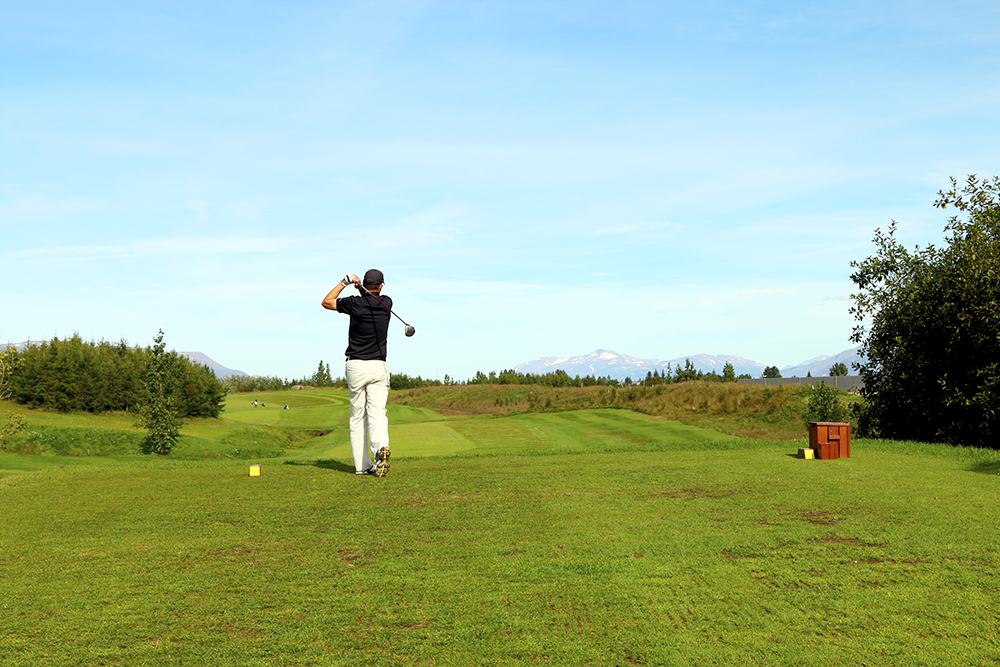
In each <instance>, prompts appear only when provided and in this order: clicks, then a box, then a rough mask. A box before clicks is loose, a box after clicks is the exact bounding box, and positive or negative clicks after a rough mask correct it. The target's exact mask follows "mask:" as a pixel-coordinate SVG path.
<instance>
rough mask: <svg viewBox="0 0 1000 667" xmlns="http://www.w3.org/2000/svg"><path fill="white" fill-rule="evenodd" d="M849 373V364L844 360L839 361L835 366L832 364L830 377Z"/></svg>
mask: <svg viewBox="0 0 1000 667" xmlns="http://www.w3.org/2000/svg"><path fill="white" fill-rule="evenodd" d="M845 375H847V364H845V363H844V362H842V361H838V362H837V363H835V364H834V365H833V366H830V377H843V376H845Z"/></svg>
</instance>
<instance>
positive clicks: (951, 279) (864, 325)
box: [851, 176, 1000, 448]
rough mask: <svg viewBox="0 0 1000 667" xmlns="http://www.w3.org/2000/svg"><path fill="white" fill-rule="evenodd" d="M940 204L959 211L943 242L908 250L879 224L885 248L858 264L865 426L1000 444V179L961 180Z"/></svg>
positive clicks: (941, 195)
mask: <svg viewBox="0 0 1000 667" xmlns="http://www.w3.org/2000/svg"><path fill="white" fill-rule="evenodd" d="M934 206H935V207H937V208H940V209H947V208H948V207H949V206H951V207H954V208H955V209H957V210H958V212H959V213H960V214H962V215H963V217H960V216H959V215H958V214H956V215H955V216H953V217H951V218H950V219H949V220H948V222H947V224H946V225H945V228H944V229H945V233H946V239H945V241H946V243H945V245H944V246H943V247H935V246H934V245H928V246H927V247H925V248H920V247H917V248H914V249H913V251H908V250H907V249H906V248H904V247H903V246H902V245H901V244H900V243H899V242H898V241H897V240H896V238H895V232H896V222H895V221H893V223H892V225H891V226H890V227H889V231H888V233H883V232H882V231H881V230H878V229H877V230H876V231H875V239H874V242H875V244H876V247H877V250H876V254H875V255H873V256H871V257H869V258H868V259H866V260H864V261H862V262H853V263H852V264H851V266H852V267H854V268H855V269H856V272H855V273H854V274H853V275H852V276H851V280H853V281H854V283H855V285H856V286H857V288H858V292H857V294H854V295H852V299H853V300H854V305H853V306H852V308H851V313H852V314H853V315H854V317H855V319H856V320H857V322H858V324H857V325H856V326H855V328H854V333H853V335H852V340H853V341H854V342H856V343H860V344H861V350H860V355H861V357H862V359H863V363H862V364H861V366H860V374H861V377H862V379H863V380H864V385H865V386H864V390H863V395H864V396H865V399H866V400H865V403H864V405H863V407H861V409H860V410H859V414H858V417H859V424H858V425H859V432H860V433H862V434H865V435H875V436H882V437H888V438H897V439H919V440H925V441H926V440H933V441H941V442H950V443H956V444H959V443H960V444H969V445H980V446H987V447H993V448H996V447H998V446H1000V444H998V441H997V440H996V439H995V436H994V435H993V433H994V431H995V430H996V428H997V426H998V425H1000V421H998V416H1000V337H998V334H997V332H998V331H1000V178H998V177H994V178H993V179H992V180H989V179H982V180H979V179H977V178H976V177H975V176H969V177H968V180H967V181H966V184H965V187H964V188H962V189H961V190H959V188H958V184H957V183H956V181H955V179H954V178H952V179H951V189H950V190H949V191H948V192H943V191H939V192H938V199H937V201H936V202H935V203H934Z"/></svg>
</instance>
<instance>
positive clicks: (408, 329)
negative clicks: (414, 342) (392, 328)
mask: <svg viewBox="0 0 1000 667" xmlns="http://www.w3.org/2000/svg"><path fill="white" fill-rule="evenodd" d="M415 333H417V330H416V329H414V328H413V327H412V326H410V325H409V324H407V325H406V337H407V338H409V337H410V336H412V335H413V334H415Z"/></svg>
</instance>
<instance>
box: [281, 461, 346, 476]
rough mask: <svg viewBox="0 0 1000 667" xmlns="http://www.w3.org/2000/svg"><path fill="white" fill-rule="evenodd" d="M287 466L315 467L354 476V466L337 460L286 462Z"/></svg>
mask: <svg viewBox="0 0 1000 667" xmlns="http://www.w3.org/2000/svg"><path fill="white" fill-rule="evenodd" d="M285 463H286V464H287V465H295V466H313V467H315V468H325V469H326V470H336V471H337V472H349V473H351V474H352V475H353V474H354V466H353V465H348V464H347V463H344V462H343V461H338V460H337V459H316V460H315V461H285Z"/></svg>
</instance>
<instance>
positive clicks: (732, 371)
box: [722, 361, 736, 382]
mask: <svg viewBox="0 0 1000 667" xmlns="http://www.w3.org/2000/svg"><path fill="white" fill-rule="evenodd" d="M722 381H723V382H736V368H735V367H734V366H733V365H732V364H731V363H729V362H728V361H727V362H726V365H725V366H723V367H722Z"/></svg>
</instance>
